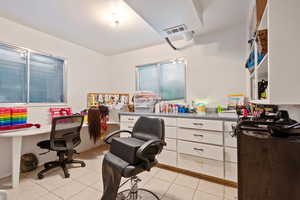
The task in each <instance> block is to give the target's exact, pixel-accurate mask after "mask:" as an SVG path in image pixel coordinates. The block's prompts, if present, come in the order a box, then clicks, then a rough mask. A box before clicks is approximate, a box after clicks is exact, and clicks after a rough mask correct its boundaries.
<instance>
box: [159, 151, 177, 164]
mask: <svg viewBox="0 0 300 200" xmlns="http://www.w3.org/2000/svg"><path fill="white" fill-rule="evenodd" d="M157 160H158V162H159V163H161V164H164V165H169V166H172V167H176V166H177V153H176V152H174V151H168V150H163V151H162V152H161V154H159V155H158V157H157Z"/></svg>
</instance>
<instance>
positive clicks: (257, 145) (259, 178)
mask: <svg viewBox="0 0 300 200" xmlns="http://www.w3.org/2000/svg"><path fill="white" fill-rule="evenodd" d="M299 188H300V137H298V138H297V137H296V138H295V137H294V138H292V137H290V138H275V137H271V136H270V135H268V134H263V133H259V132H247V131H244V132H243V133H241V134H239V135H238V189H239V191H238V193H239V198H238V199H239V200H299V199H300V189H299Z"/></svg>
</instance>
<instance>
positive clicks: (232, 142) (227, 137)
mask: <svg viewBox="0 0 300 200" xmlns="http://www.w3.org/2000/svg"><path fill="white" fill-rule="evenodd" d="M235 126H236V122H224V141H225V146H226V147H234V148H236V147H237V138H236V137H235V136H233V129H232V128H233V127H235Z"/></svg>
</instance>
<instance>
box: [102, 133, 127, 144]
mask: <svg viewBox="0 0 300 200" xmlns="http://www.w3.org/2000/svg"><path fill="white" fill-rule="evenodd" d="M119 133H129V134H130V135H132V132H131V131H128V130H117V131H114V132H112V133H110V134H109V135H108V136H106V137H105V138H104V139H103V141H104V142H105V143H106V144H110V143H111V142H109V139H110V138H111V137H113V136H114V135H117V134H119Z"/></svg>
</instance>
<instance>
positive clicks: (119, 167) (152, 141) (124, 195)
mask: <svg viewBox="0 0 300 200" xmlns="http://www.w3.org/2000/svg"><path fill="white" fill-rule="evenodd" d="M121 132H127V133H130V134H131V137H128V138H120V137H113V136H115V135H117V134H119V133H121ZM104 142H105V143H107V144H110V151H109V152H108V153H106V154H105V156H104V160H103V167H102V172H103V173H102V175H103V183H104V193H103V196H102V200H113V199H118V200H142V199H147V200H151V199H158V200H159V197H158V196H157V195H156V194H154V193H153V192H151V191H149V190H146V189H141V188H139V187H138V182H140V181H141V179H139V178H138V177H137V175H138V174H140V173H141V172H144V171H150V170H151V168H152V167H154V166H155V165H156V164H157V163H158V162H157V160H156V156H157V155H158V154H159V153H160V152H161V151H162V149H163V146H165V145H166V143H165V125H164V121H163V120H162V119H154V118H146V117H140V118H139V120H138V121H137V122H136V124H135V126H134V127H133V130H132V132H131V131H127V130H119V131H116V132H113V133H111V134H110V135H108V136H107V137H106V138H105V139H104ZM122 177H124V178H128V179H127V181H125V182H124V183H123V184H121V186H120V187H119V185H120V180H121V178H122ZM128 181H130V183H131V188H130V189H127V190H124V191H122V192H119V193H118V190H119V188H121V187H122V186H123V185H124V184H125V183H127V182H128Z"/></svg>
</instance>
